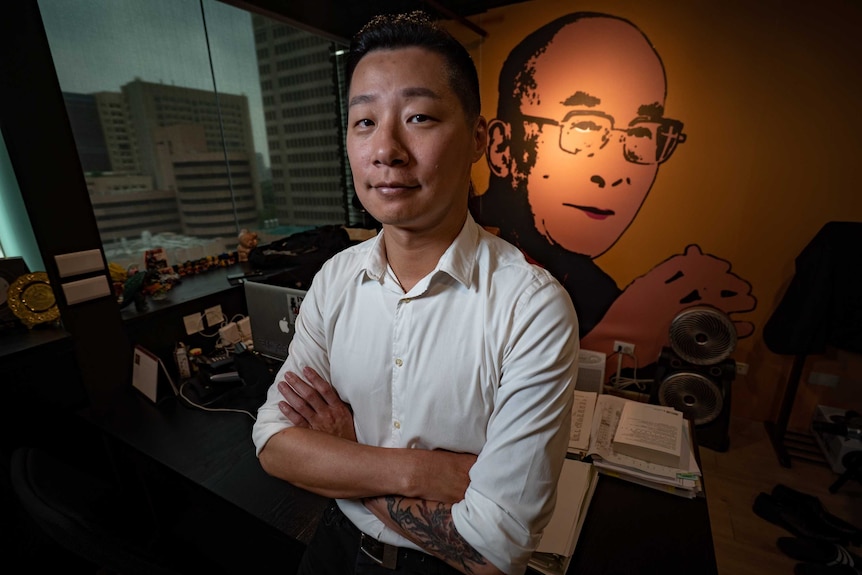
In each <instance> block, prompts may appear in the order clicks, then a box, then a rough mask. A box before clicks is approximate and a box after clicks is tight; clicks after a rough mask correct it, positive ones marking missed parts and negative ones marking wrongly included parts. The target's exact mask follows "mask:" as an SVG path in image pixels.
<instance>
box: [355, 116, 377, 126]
mask: <svg viewBox="0 0 862 575" xmlns="http://www.w3.org/2000/svg"><path fill="white" fill-rule="evenodd" d="M353 125H354V126H356V127H357V128H370V127H371V126H373V125H374V122H372V121H371V120H369V119H368V118H363V119H361V120H357V121H356V123H355V124H353Z"/></svg>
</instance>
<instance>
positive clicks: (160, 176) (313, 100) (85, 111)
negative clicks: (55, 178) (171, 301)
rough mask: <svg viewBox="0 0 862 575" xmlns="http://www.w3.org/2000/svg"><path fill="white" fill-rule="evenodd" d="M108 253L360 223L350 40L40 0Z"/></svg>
mask: <svg viewBox="0 0 862 575" xmlns="http://www.w3.org/2000/svg"><path fill="white" fill-rule="evenodd" d="M39 8H40V11H41V13H42V18H43V21H44V24H45V29H46V33H47V36H48V41H49V44H50V46H51V51H52V55H53V58H54V63H55V69H56V70H57V75H58V79H59V81H60V88H61V90H62V92H63V97H64V101H65V103H66V109H67V113H68V116H69V120H70V124H71V126H72V129H73V134H74V137H75V142H76V147H77V149H78V155H79V159H80V162H81V168H82V171H83V172H84V176H85V179H86V182H87V186H88V190H89V192H90V199H91V202H92V205H93V212H94V215H95V217H96V222H97V225H98V228H99V233H100V236H101V238H102V244H103V248H104V250H105V254H106V257H107V259H108V261H109V262H116V263H118V264H120V265H123V266H129V265H132V264H142V263H143V260H142V257H143V253H144V251H145V250H147V249H152V248H154V247H162V248H165V249H166V251H167V252H168V257H169V263H171V264H181V263H183V261H184V260H185V259H188V258H193V257H202V256H210V255H218V254H220V253H223V252H230V251H233V250H235V249H236V244H237V236H238V234H239V233H240V231H241V230H243V229H248V230H252V231H257V232H258V233H259V235H260V240H261V242H262V243H264V242H267V241H272V240H274V239H278V238H281V237H285V236H287V235H289V234H291V233H294V232H297V231H302V230H305V229H309V228H311V227H315V226H320V225H328V224H350V223H351V222H352V221H357V219H358V217H357V212H356V210H355V209H353V207H352V205H351V202H350V199H351V198H352V197H353V191H352V187H353V186H352V179H351V178H350V174H349V168H347V166H346V157H345V153H344V145H343V141H344V139H343V133H344V130H343V121H344V114H343V109H344V105H343V85H344V81H343V78H342V77H340V75H341V74H343V71H342V70H343V66H341V65H339V62H338V56H337V54H339V53H340V50H343V48H344V47H343V46H340V45H337V44H335V43H333V42H332V41H331V40H328V39H324V38H322V37H319V36H316V35H314V34H312V33H309V32H306V31H304V30H299V29H296V28H294V27H292V26H290V25H288V24H285V23H283V22H279V21H276V20H274V19H272V18H269V17H265V16H261V15H258V14H252V13H250V12H247V11H244V10H241V9H238V8H235V7H233V6H229V5H227V4H224V3H221V2H218V1H216V0H204V2H202V3H199V2H198V0H76V1H75V2H66V1H64V0H39Z"/></svg>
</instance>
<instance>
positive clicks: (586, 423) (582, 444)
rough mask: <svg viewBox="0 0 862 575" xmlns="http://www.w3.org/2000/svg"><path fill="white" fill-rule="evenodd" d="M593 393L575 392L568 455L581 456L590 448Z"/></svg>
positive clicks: (594, 402)
mask: <svg viewBox="0 0 862 575" xmlns="http://www.w3.org/2000/svg"><path fill="white" fill-rule="evenodd" d="M597 397H598V394H597V393H596V392H594V391H579V390H577V389H576V390H575V401H574V404H573V405H572V431H571V434H570V435H569V453H571V454H573V455H583V454H585V453H586V451H587V449H588V448H589V446H590V432H591V430H592V427H593V413H594V412H595V410H596V398H597Z"/></svg>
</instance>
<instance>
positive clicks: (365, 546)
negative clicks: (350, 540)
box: [359, 532, 399, 569]
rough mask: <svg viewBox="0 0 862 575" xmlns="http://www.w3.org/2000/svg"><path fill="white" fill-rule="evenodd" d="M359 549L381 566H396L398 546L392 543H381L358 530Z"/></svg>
mask: <svg viewBox="0 0 862 575" xmlns="http://www.w3.org/2000/svg"><path fill="white" fill-rule="evenodd" d="M359 549H360V551H362V552H363V553H365V554H366V555H367V556H368V557H370V558H371V559H372V560H373V561H374V562H375V563H377V564H378V565H380V566H381V567H384V568H386V569H395V568H396V567H397V566H398V551H399V548H398V547H396V546H394V545H388V544H386V543H381V542H380V541H378V540H377V539H375V538H374V537H371V536H370V535H366V534H365V533H362V532H360V534H359Z"/></svg>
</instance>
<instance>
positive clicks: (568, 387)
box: [452, 282, 579, 574]
mask: <svg viewBox="0 0 862 575" xmlns="http://www.w3.org/2000/svg"><path fill="white" fill-rule="evenodd" d="M578 349H579V342H578V322H577V316H576V314H575V310H574V308H573V306H572V303H571V299H570V298H569V296H568V295H567V294H566V293H565V291H563V289H562V288H561V287H560V286H559V284H558V283H556V282H549V283H546V284H544V285H542V286H541V287H540V288H539V289H537V290H536V291H535V292H532V293H526V294H524V296H523V297H522V298H521V301H520V302H519V305H518V308H517V313H516V317H515V323H514V325H513V329H512V331H511V334H510V341H509V345H508V346H507V349H506V354H505V357H504V358H503V370H502V377H501V382H500V385H499V388H498V391H497V394H498V395H497V398H496V402H495V408H494V413H493V415H492V417H491V419H490V421H489V424H488V428H487V442H486V444H485V446H484V447H483V449H482V451H481V452H480V454H479V457H478V459H477V461H476V463H475V465H474V466H473V468H472V470H471V472H470V480H471V482H470V486H469V488H468V490H467V493H466V496H465V499H464V500H463V501H461V502H459V503H457V504H455V505H454V506H453V507H452V517H453V521H454V524H455V527H456V528H457V530H458V532H459V534H460V535H461V536H462V537H464V539H465V540H467V542H468V543H470V544H471V545H472V546H473V547H474V548H475V549H476V550H477V551H478V552H480V553H481V554H482V555H483V556H485V557H486V558H487V559H489V560H490V561H491V562H492V563H493V564H494V565H496V566H497V567H498V568H499V569H501V570H502V571H504V572H505V573H508V574H518V573H523V572H524V571H525V569H526V566H527V562H528V561H529V558H530V555H531V554H532V552H533V550H534V549H535V548H536V546H537V545H538V543H539V539H540V538H541V533H542V530H543V529H544V528H545V526H546V525H547V524H548V522H549V521H550V518H551V514H552V512H553V509H554V504H555V501H556V485H557V480H558V478H559V475H560V471H561V469H562V464H563V460H564V459H565V456H566V450H567V446H568V439H569V432H570V427H571V409H572V398H573V390H574V381H575V378H576V376H577V356H578Z"/></svg>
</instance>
